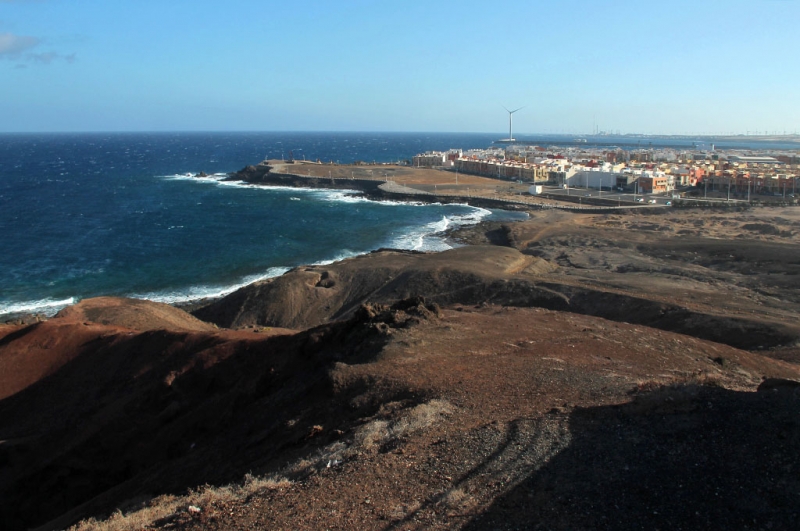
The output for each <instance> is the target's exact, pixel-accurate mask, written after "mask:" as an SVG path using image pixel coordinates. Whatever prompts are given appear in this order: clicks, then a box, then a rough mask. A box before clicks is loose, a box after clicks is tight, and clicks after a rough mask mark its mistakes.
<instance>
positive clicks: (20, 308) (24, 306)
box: [0, 297, 75, 316]
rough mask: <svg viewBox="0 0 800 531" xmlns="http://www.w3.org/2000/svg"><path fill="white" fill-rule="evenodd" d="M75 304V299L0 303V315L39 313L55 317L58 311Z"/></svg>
mask: <svg viewBox="0 0 800 531" xmlns="http://www.w3.org/2000/svg"><path fill="white" fill-rule="evenodd" d="M70 304H75V298H74V297H70V298H69V299H63V300H60V301H56V300H53V299H42V300H38V301H27V302H17V303H8V304H2V303H0V315H9V314H15V313H41V314H44V315H47V316H52V315H55V314H56V313H57V312H58V311H59V310H61V309H63V308H65V307H66V306H69V305H70Z"/></svg>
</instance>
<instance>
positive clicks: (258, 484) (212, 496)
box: [69, 474, 291, 531]
mask: <svg viewBox="0 0 800 531" xmlns="http://www.w3.org/2000/svg"><path fill="white" fill-rule="evenodd" d="M289 485H291V482H290V481H289V480H287V479H286V478H284V477H282V476H275V475H270V476H264V477H257V476H253V475H251V474H247V475H246V476H245V477H244V481H243V482H242V483H240V484H235V485H225V486H222V487H212V486H210V485H204V486H203V487H200V488H199V489H197V490H191V491H189V492H188V493H187V494H186V495H184V496H173V495H169V494H167V495H164V496H159V497H157V498H153V499H151V500H149V501H147V502H145V503H143V504H139V505H138V506H136V507H133V508H132V509H131V510H128V511H125V512H123V511H122V510H119V509H117V510H116V511H115V512H114V513H112V514H111V516H110V517H109V518H108V519H106V520H96V519H94V518H90V519H88V520H83V521H81V522H79V523H78V524H76V525H74V526H72V527H70V528H69V531H137V530H141V529H150V528H153V527H155V524H156V522H158V521H161V520H165V519H169V518H171V517H174V516H176V515H179V514H181V513H191V512H202V511H204V510H206V508H208V507H210V506H211V505H215V504H224V503H230V502H237V501H241V500H244V499H246V498H248V497H249V496H252V495H253V494H255V493H257V492H259V491H262V490H271V489H279V488H284V487H288V486H289Z"/></svg>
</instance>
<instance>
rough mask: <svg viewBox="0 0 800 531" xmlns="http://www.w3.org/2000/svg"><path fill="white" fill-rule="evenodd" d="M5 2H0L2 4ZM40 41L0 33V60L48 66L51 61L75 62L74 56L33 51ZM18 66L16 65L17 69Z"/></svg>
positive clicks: (36, 38)
mask: <svg viewBox="0 0 800 531" xmlns="http://www.w3.org/2000/svg"><path fill="white" fill-rule="evenodd" d="M4 1H5V0H0V2H4ZM41 43H42V40H41V39H39V38H38V37H30V36H27V35H14V34H13V33H0V59H9V60H12V61H27V62H29V63H39V64H45V65H49V64H50V63H52V62H53V61H57V60H63V61H66V62H68V63H73V62H75V54H74V53H70V54H62V53H58V52H53V51H48V52H38V51H33V49H34V48H36V47H37V46H39V45H40V44H41ZM19 66H20V65H17V67H18V68H19Z"/></svg>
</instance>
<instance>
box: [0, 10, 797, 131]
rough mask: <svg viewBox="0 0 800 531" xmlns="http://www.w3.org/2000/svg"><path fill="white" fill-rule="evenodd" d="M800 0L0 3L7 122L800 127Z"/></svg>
mask: <svg viewBox="0 0 800 531" xmlns="http://www.w3.org/2000/svg"><path fill="white" fill-rule="evenodd" d="M798 28H800V0H749V1H740V0H694V1H683V0H675V1H660V2H650V1H643V0H639V1H627V0H617V1H606V0H594V1H588V0H586V1H583V0H566V1H552V0H551V1H548V2H539V1H531V0H529V1H513V0H512V1H506V2H500V3H490V2H485V1H482V2H477V1H472V0H461V1H457V2H456V1H435V0H429V1H416V0H403V1H378V0H374V1H366V0H364V1H346V0H345V1H335V0H327V1H322V0H297V1H293V2H288V1H283V2H273V1H268V0H267V1H251V0H227V1H225V2H211V1H203V0H191V1H189V0H176V1H172V0H158V1H156V0H129V1H128V0H102V1H101V0H0V131H2V132H14V131H164V130H166V131H187V130H204V131H237V130H264V131H290V130H300V131H447V132H450V131H452V132H498V133H504V132H506V131H507V123H508V121H507V115H506V114H505V111H504V110H503V109H502V107H501V105H505V106H507V107H509V108H516V107H521V106H525V108H524V109H522V110H521V111H519V112H518V113H517V114H516V115H515V119H514V131H515V132H516V133H575V134H586V133H589V132H591V131H592V128H593V125H594V123H596V124H597V126H598V127H599V129H601V130H613V131H617V130H619V131H621V132H623V133H624V132H628V133H632V132H637V133H662V134H672V133H692V134H699V133H729V132H730V133H745V132H747V131H750V132H754V131H761V132H763V131H770V132H772V131H778V132H780V133H782V132H783V131H787V132H794V131H798V132H800V53H799V52H800V36H798V33H799V32H800V30H799V29H798Z"/></svg>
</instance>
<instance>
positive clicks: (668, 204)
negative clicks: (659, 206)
mask: <svg viewBox="0 0 800 531" xmlns="http://www.w3.org/2000/svg"><path fill="white" fill-rule="evenodd" d="M664 205H666V206H672V201H667V202H666V203H664Z"/></svg>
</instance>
